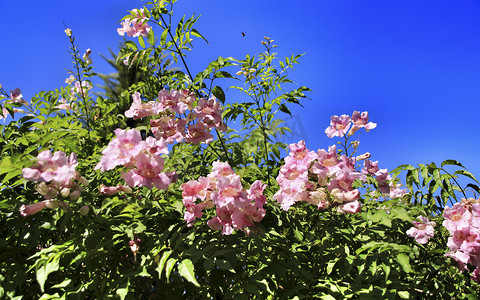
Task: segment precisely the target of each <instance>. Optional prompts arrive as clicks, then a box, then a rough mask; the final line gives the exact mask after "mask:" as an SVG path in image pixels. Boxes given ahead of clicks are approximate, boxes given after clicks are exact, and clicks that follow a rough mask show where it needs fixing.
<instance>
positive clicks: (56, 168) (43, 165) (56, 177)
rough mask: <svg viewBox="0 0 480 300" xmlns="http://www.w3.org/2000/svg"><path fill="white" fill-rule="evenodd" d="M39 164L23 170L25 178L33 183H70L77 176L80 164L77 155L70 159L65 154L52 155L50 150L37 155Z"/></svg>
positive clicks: (73, 154)
mask: <svg viewBox="0 0 480 300" xmlns="http://www.w3.org/2000/svg"><path fill="white" fill-rule="evenodd" d="M37 159H38V160H37V163H36V164H35V165H33V166H32V167H30V168H24V169H23V170H22V173H23V177H24V178H25V179H27V180H31V181H44V182H49V181H52V180H53V181H55V182H57V183H68V182H69V181H70V179H73V178H74V177H75V176H76V172H75V167H76V165H77V164H78V163H77V159H76V154H75V153H72V154H71V155H70V157H69V158H67V156H66V155H65V153H64V152H62V151H58V152H55V154H53V155H52V152H51V151H50V150H47V151H42V152H40V153H39V154H38V155H37Z"/></svg>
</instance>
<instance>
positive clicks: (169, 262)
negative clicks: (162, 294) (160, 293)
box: [165, 257, 177, 281]
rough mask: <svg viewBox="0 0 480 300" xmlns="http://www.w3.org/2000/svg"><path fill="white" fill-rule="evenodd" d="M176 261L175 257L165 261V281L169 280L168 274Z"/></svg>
mask: <svg viewBox="0 0 480 300" xmlns="http://www.w3.org/2000/svg"><path fill="white" fill-rule="evenodd" d="M176 262H177V259H176V258H173V257H172V258H170V259H169V260H168V261H167V265H166V266H165V275H166V276H167V281H168V280H170V274H171V273H172V270H173V267H174V266H175V263H176Z"/></svg>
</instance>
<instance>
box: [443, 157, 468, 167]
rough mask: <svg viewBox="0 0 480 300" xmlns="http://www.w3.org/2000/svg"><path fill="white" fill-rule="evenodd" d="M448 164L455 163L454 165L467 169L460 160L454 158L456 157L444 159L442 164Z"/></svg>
mask: <svg viewBox="0 0 480 300" xmlns="http://www.w3.org/2000/svg"><path fill="white" fill-rule="evenodd" d="M446 165H454V166H458V167H462V168H464V169H465V167H464V166H463V165H462V164H461V163H459V162H458V161H456V160H454V159H447V160H444V161H443V162H442V164H441V166H442V167H443V166H446Z"/></svg>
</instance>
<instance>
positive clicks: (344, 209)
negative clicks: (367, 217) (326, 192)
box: [337, 200, 362, 214]
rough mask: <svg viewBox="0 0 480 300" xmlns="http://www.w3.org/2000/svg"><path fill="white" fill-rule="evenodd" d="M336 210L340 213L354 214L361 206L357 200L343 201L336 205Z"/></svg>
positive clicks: (359, 210) (360, 209)
mask: <svg viewBox="0 0 480 300" xmlns="http://www.w3.org/2000/svg"><path fill="white" fill-rule="evenodd" d="M337 209H338V211H339V212H341V213H349V214H356V213H359V212H361V211H362V206H361V204H360V202H358V200H355V201H352V202H348V203H344V204H341V205H339V206H338V208H337Z"/></svg>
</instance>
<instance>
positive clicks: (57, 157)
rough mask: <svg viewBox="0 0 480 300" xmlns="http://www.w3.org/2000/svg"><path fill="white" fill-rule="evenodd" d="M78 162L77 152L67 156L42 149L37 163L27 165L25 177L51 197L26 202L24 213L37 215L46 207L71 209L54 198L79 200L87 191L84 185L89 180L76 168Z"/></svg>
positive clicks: (41, 191) (42, 192)
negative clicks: (32, 202)
mask: <svg viewBox="0 0 480 300" xmlns="http://www.w3.org/2000/svg"><path fill="white" fill-rule="evenodd" d="M77 165H78V161H77V155H76V154H75V153H72V154H70V156H69V157H67V156H66V154H65V153H64V152H62V151H58V152H55V153H54V154H53V155H52V152H51V151H50V150H47V151H42V152H40V153H39V154H38V155H37V162H36V163H35V164H34V165H33V166H31V167H29V168H24V169H23V170H22V173H23V177H24V178H25V179H27V180H31V181H35V182H38V184H37V186H36V190H37V192H39V193H40V194H41V195H43V196H44V197H45V199H47V200H46V201H42V202H39V203H35V204H31V205H27V206H25V205H23V206H22V207H21V208H20V213H21V214H22V216H28V215H31V214H34V213H36V212H38V211H40V210H41V209H43V208H45V207H48V208H57V207H62V208H68V204H67V203H64V202H62V201H53V200H52V199H54V198H59V197H61V198H70V199H71V200H77V199H78V198H79V197H80V195H81V193H82V192H83V186H86V185H88V181H87V180H86V179H85V178H83V177H82V176H81V175H80V173H79V172H78V171H76V170H75V168H76V166H77Z"/></svg>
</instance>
